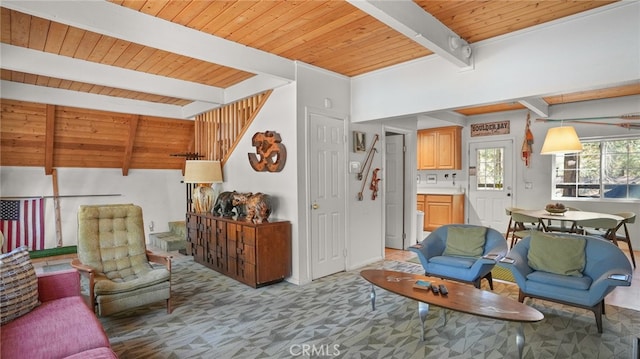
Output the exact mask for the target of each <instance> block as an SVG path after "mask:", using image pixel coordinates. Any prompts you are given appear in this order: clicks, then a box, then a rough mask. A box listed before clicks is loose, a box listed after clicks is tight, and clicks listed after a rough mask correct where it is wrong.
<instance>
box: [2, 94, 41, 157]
mask: <svg viewBox="0 0 640 359" xmlns="http://www.w3.org/2000/svg"><path fill="white" fill-rule="evenodd" d="M0 105H1V112H2V114H1V118H2V120H1V121H0V164H2V166H33V167H39V166H44V154H45V153H44V149H45V135H46V105H44V104H34V103H29V102H22V101H14V100H6V99H2V100H0Z"/></svg>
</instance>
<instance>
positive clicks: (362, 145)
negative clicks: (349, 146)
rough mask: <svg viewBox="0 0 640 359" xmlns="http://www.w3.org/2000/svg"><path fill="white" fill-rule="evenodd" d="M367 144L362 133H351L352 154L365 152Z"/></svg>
mask: <svg viewBox="0 0 640 359" xmlns="http://www.w3.org/2000/svg"><path fill="white" fill-rule="evenodd" d="M366 151H367V142H366V137H365V133H364V132H360V131H353V152H356V153H357V152H366Z"/></svg>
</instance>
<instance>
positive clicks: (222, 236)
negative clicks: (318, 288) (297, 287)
mask: <svg viewBox="0 0 640 359" xmlns="http://www.w3.org/2000/svg"><path fill="white" fill-rule="evenodd" d="M186 223H187V254H188V255H193V257H194V260H195V261H196V262H197V263H200V264H203V265H205V266H207V267H209V268H211V269H213V270H215V271H217V272H220V273H222V274H224V275H227V276H229V277H231V278H234V279H236V280H238V281H240V282H242V283H245V284H247V285H250V286H252V287H254V288H256V287H260V286H263V285H267V284H271V283H275V282H279V281H282V280H283V279H284V278H286V277H288V276H290V275H291V223H290V222H288V221H281V220H275V219H270V220H269V222H264V223H252V222H247V221H245V220H244V219H242V218H240V219H236V218H231V217H218V216H214V215H212V214H208V213H192V212H189V213H187V218H186Z"/></svg>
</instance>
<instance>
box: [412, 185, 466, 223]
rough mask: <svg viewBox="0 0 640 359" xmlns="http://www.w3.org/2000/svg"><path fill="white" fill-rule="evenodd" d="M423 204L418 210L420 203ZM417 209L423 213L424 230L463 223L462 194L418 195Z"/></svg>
mask: <svg viewBox="0 0 640 359" xmlns="http://www.w3.org/2000/svg"><path fill="white" fill-rule="evenodd" d="M421 201H422V203H423V205H422V208H423V209H420V203H421ZM418 209H419V210H422V211H423V212H424V227H423V228H424V230H425V231H433V230H435V229H436V228H438V227H441V226H443V225H445V224H454V223H464V194H419V195H418Z"/></svg>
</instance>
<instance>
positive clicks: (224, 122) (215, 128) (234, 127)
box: [195, 90, 272, 165]
mask: <svg viewBox="0 0 640 359" xmlns="http://www.w3.org/2000/svg"><path fill="white" fill-rule="evenodd" d="M271 92H272V91H271V90H270V91H267V92H263V93H261V94H259V95H255V96H253V97H249V98H246V99H243V100H240V101H237V102H234V103H232V104H229V105H227V106H224V107H220V108H217V109H215V110H213V111H209V112H206V113H203V114H200V115H198V116H196V119H195V152H197V153H199V154H201V155H204V157H203V158H202V159H203V160H214V161H220V162H221V164H222V165H224V163H225V162H226V161H227V159H228V158H229V156H230V155H231V153H232V152H233V150H234V149H235V147H236V145H237V144H238V141H240V139H241V138H242V136H243V135H244V133H245V132H246V131H247V128H249V125H250V124H251V122H253V119H254V118H255V117H256V116H257V114H258V113H259V112H260V109H261V108H262V106H263V105H264V104H265V103H266V102H267V99H268V98H269V95H271Z"/></svg>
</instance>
